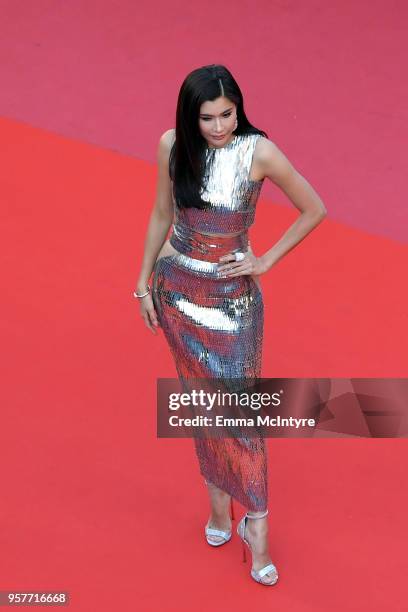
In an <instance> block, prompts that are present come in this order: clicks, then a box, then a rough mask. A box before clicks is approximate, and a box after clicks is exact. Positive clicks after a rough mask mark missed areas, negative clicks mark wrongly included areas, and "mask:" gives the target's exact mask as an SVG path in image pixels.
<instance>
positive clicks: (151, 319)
mask: <svg viewBox="0 0 408 612" xmlns="http://www.w3.org/2000/svg"><path fill="white" fill-rule="evenodd" d="M265 178H269V179H270V180H272V181H273V182H274V183H275V184H276V185H278V186H279V187H280V188H281V189H282V190H283V191H284V192H285V193H286V195H287V196H288V197H289V198H290V200H291V201H292V202H293V204H294V205H295V206H296V207H297V208H298V209H299V210H300V212H301V215H300V216H299V218H298V219H297V220H296V222H295V223H293V225H292V226H291V227H290V228H289V229H288V231H287V232H286V233H285V234H284V235H283V236H282V238H281V239H280V240H279V241H278V242H277V243H276V244H275V245H273V246H272V247H271V248H270V249H269V250H268V251H267V252H266V253H264V254H263V255H262V256H260V257H257V256H255V255H254V253H253V252H252V249H251V247H250V244H249V240H248V228H249V227H250V225H252V223H253V221H254V215H255V208H256V203H257V200H258V197H259V193H260V190H261V187H262V184H263V181H264V179H265ZM325 215H326V209H325V207H324V204H323V202H322V201H321V199H320V198H319V196H318V195H317V193H316V192H315V191H314V190H313V188H312V187H311V186H310V185H309V183H308V182H307V181H306V180H305V179H304V178H303V177H302V176H301V175H300V174H299V173H298V172H297V171H296V170H295V169H294V167H293V166H292V165H291V163H290V162H289V161H288V159H287V158H286V157H285V155H284V154H283V153H282V152H281V151H280V150H279V149H278V147H277V146H276V145H275V144H274V143H273V142H272V141H271V140H269V139H268V138H267V134H266V133H265V132H263V131H262V130H259V129H257V128H255V127H254V126H252V125H251V124H250V122H249V121H248V119H247V117H246V115H245V112H244V103H243V97H242V93H241V90H240V88H239V87H238V84H237V83H236V81H235V79H234V78H233V76H232V75H231V73H230V72H229V70H227V68H225V67H224V66H220V65H210V66H204V67H202V68H198V69H197V70H194V71H193V72H191V73H190V74H189V75H188V76H187V77H186V79H185V80H184V82H183V84H182V86H181V89H180V93H179V97H178V104H177V114H176V128H175V130H173V129H171V130H168V131H166V132H165V133H164V134H163V135H162V136H161V138H160V142H159V147H158V183H157V196H156V202H155V205H154V208H153V211H152V214H151V217H150V222H149V226H148V230H147V236H146V240H145V251H144V257H143V262H142V267H141V272H140V275H139V279H138V282H137V287H136V292H135V294H134V295H135V296H136V297H137V298H138V299H139V301H140V309H141V315H142V317H143V319H144V321H145V324H146V325H147V327H148V328H149V329H150V330H151V331H152V332H153V333H154V334H156V333H157V327H161V328H162V330H163V333H164V335H165V337H166V340H167V341H168V344H169V347H170V349H171V352H172V354H173V357H174V360H175V365H176V369H177V373H178V376H179V378H180V380H186V379H188V378H189V377H196V378H207V377H208V378H212V377H214V378H224V379H226V378H229V377H230V378H236V377H241V378H242V377H244V378H245V377H248V378H256V377H259V376H260V371H261V355H262V337H263V320H264V310H263V299H262V290H261V286H260V283H259V276H260V275H262V274H265V273H266V272H267V271H268V270H270V268H271V267H272V266H273V265H274V264H276V262H277V261H279V259H281V258H282V257H283V256H284V255H285V254H286V253H287V252H288V251H290V250H291V249H292V248H293V247H294V246H295V245H296V244H298V243H299V242H300V241H301V240H302V239H303V238H304V237H305V236H306V235H307V234H309V233H310V232H311V231H312V230H313V228H314V227H316V226H317V225H318V224H319V223H320V222H321V221H322V219H323V218H324V216H325ZM174 216H175V222H174V224H173V231H172V234H171V236H170V238H169V239H168V240H166V237H167V234H168V231H169V228H170V226H171V224H172V222H173V217H174ZM152 272H153V282H152V288H151V287H150V285H149V284H148V281H149V278H150V276H151V274H152ZM194 441H195V448H196V453H197V457H198V461H199V465H200V472H201V474H202V475H203V476H204V478H205V482H206V484H207V486H208V492H209V496H210V502H211V515H210V518H209V521H208V523H207V525H206V527H205V535H206V539H207V542H208V543H209V544H210V545H212V546H220V545H222V544H225V543H226V542H228V541H229V540H230V538H231V519H230V515H229V507H230V503H231V510H232V499H233V498H235V499H236V500H238V501H239V502H240V503H241V504H242V505H244V506H245V507H246V508H247V512H246V513H245V515H244V516H243V517H242V519H241V521H240V522H239V524H238V528H237V531H238V534H239V535H240V537H241V539H242V541H243V546H244V543H245V544H246V545H247V546H248V547H249V549H250V550H251V552H252V569H251V576H252V577H253V578H254V579H255V580H256V581H257V582H259V583H261V584H265V585H272V584H275V583H276V581H277V578H278V574H277V570H276V567H275V566H274V564H273V563H272V561H271V558H270V555H269V550H268V522H267V514H268V509H267V500H268V495H267V456H266V447H265V444H264V440H263V439H262V438H259V437H258V438H256V437H255V438H250V439H248V438H243V437H239V438H231V439H230V438H225V439H212V440H211V439H197V438H195V439H194ZM244 552H245V546H244ZM244 560H245V555H244Z"/></svg>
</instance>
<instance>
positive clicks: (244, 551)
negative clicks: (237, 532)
mask: <svg viewBox="0 0 408 612" xmlns="http://www.w3.org/2000/svg"><path fill="white" fill-rule="evenodd" d="M242 563H246V549H245V543H244V542H242Z"/></svg>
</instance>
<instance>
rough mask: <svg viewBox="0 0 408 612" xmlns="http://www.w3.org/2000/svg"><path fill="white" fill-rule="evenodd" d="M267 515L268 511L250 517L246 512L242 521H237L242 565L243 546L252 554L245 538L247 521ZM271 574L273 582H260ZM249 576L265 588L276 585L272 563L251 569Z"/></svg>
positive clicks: (244, 554) (244, 557)
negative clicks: (257, 568) (240, 541)
mask: <svg viewBox="0 0 408 612" xmlns="http://www.w3.org/2000/svg"><path fill="white" fill-rule="evenodd" d="M267 514H268V510H266V511H265V512H263V513H262V514H260V515H259V516H252V515H250V514H248V512H246V513H245V514H244V516H243V517H242V519H241V520H240V521H239V523H238V525H237V533H238V535H239V537H240V538H241V540H242V550H243V561H244V563H246V548H245V544H246V545H247V546H248V548H249V550H250V551H251V553H252V549H251V546H250V544H249V542H248V540H247V539H246V538H245V528H246V524H247V520H248V519H249V518H250V519H260V518H264V517H265V516H266V515H267ZM271 573H272V574H274V575H275V576H274V580H273V582H264V581H263V580H262V578H263V577H264V576H265V575H266V574H271ZM251 576H252V578H253V579H254V580H255V581H256V582H259V583H260V584H264V585H265V586H272V585H274V584H276V582H277V580H278V572H277V569H276V567H275V566H274V564H273V563H268V564H267V565H265V566H264V567H261V569H259V570H254V569H251Z"/></svg>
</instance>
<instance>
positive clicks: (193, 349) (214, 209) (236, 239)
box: [152, 134, 268, 511]
mask: <svg viewBox="0 0 408 612" xmlns="http://www.w3.org/2000/svg"><path fill="white" fill-rule="evenodd" d="M259 136H260V135H259V134H241V135H235V137H234V139H233V140H232V141H231V142H230V143H228V144H227V145H225V146H224V147H220V148H210V147H207V150H206V154H205V155H206V160H205V171H204V181H203V185H204V188H202V190H201V197H202V199H203V200H204V201H206V202H208V208H206V209H204V210H202V209H199V208H196V207H193V208H180V207H178V206H177V205H176V203H175V202H174V199H173V202H174V205H175V217H174V223H173V226H172V233H171V236H170V244H171V245H172V246H173V247H174V249H176V253H175V254H171V255H167V256H166V255H165V256H162V257H159V258H158V259H157V261H156V263H155V266H154V269H153V279H152V299H153V303H154V306H155V310H156V313H157V318H158V320H159V323H160V325H161V328H162V330H163V333H164V336H165V338H166V340H167V342H168V345H169V347H170V350H171V353H172V355H173V358H174V363H175V367H176V370H177V374H178V376H179V379H180V380H185V379H187V378H189V377H196V378H208V377H210V378H223V377H230V378H242V377H250V378H256V377H260V374H261V359H262V339H263V322H264V306H263V299H262V292H261V290H260V289H259V286H258V284H257V282H256V281H255V280H254V279H253V278H252V276H250V275H240V276H235V277H230V278H228V277H227V278H223V277H222V276H221V275H220V273H218V271H217V264H218V261H219V257H221V256H222V255H225V254H227V253H234V252H235V251H242V252H245V251H247V250H248V246H249V239H248V228H249V227H250V226H251V225H252V224H253V222H254V218H255V209H256V203H257V200H258V197H259V194H260V191H261V188H262V183H263V180H260V181H254V180H252V179H250V170H251V164H252V158H253V152H254V149H255V145H256V142H257V140H258V138H259ZM211 234H221V236H214V235H211ZM227 234H234V235H229V236H228V235H227ZM194 443H195V450H196V454H197V458H198V463H199V467H200V472H201V474H202V476H204V478H205V480H206V481H207V482H211V483H213V484H214V485H216V486H217V487H219V488H220V489H222V490H224V491H226V492H227V493H229V494H230V495H231V496H232V497H233V498H235V499H236V500H237V501H238V502H239V503H241V504H242V505H243V506H245V507H246V508H248V510H251V511H262V510H265V509H266V508H267V499H268V494H267V452H266V444H265V441H264V439H263V438H260V437H251V438H247V437H238V438H221V439H219V438H217V439H201V438H194Z"/></svg>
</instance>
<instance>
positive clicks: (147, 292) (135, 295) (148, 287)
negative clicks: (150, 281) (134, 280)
mask: <svg viewBox="0 0 408 612" xmlns="http://www.w3.org/2000/svg"><path fill="white" fill-rule="evenodd" d="M149 293H150V285H147V291H146V293H136V291H134V292H133V296H134V297H135V298H142V297H145V295H149Z"/></svg>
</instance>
